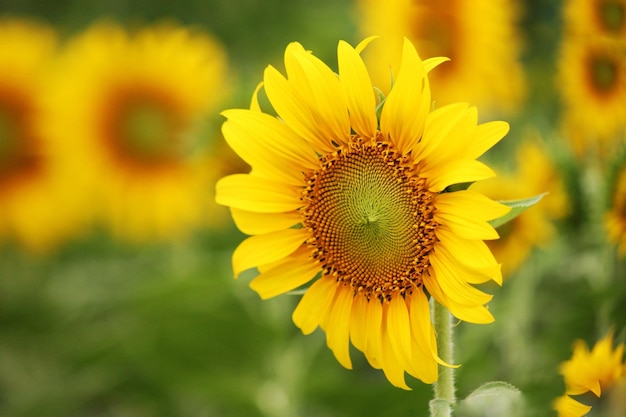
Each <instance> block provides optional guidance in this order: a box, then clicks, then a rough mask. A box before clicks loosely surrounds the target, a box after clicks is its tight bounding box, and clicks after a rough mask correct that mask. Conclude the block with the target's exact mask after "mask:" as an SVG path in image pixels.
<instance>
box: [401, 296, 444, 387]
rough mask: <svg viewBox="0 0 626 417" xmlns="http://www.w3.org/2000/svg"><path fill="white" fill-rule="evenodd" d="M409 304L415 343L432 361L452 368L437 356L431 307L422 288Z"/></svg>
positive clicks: (410, 299) (409, 300)
mask: <svg viewBox="0 0 626 417" xmlns="http://www.w3.org/2000/svg"><path fill="white" fill-rule="evenodd" d="M407 304H408V308H409V317H410V320H411V333H412V334H413V338H414V339H415V342H416V343H417V344H418V345H419V347H420V350H422V351H423V352H424V353H426V354H427V355H429V356H428V357H429V358H430V359H434V360H435V361H436V362H438V363H440V364H442V365H444V366H450V365H449V364H447V363H445V362H444V361H442V360H441V359H440V358H439V355H438V354H437V344H436V343H432V334H433V332H434V330H433V326H432V323H431V321H430V305H429V303H428V298H427V297H426V294H424V291H423V290H422V289H421V288H418V289H416V290H415V291H413V294H411V296H410V297H409V299H408V302H407ZM435 369H436V367H435ZM424 382H426V381H424Z"/></svg>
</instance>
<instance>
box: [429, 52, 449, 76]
mask: <svg viewBox="0 0 626 417" xmlns="http://www.w3.org/2000/svg"><path fill="white" fill-rule="evenodd" d="M447 61H450V58H448V57H445V56H437V57H433V58H428V59H425V60H424V69H425V70H426V72H430V71H432V70H433V69H435V68H436V67H438V66H439V65H440V64H442V63H444V62H447Z"/></svg>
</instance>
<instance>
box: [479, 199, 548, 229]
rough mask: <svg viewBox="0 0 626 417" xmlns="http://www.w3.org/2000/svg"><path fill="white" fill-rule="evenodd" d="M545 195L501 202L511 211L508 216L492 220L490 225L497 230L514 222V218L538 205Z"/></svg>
mask: <svg viewBox="0 0 626 417" xmlns="http://www.w3.org/2000/svg"><path fill="white" fill-rule="evenodd" d="M545 195H546V193H544V194H540V195H537V196H534V197H530V198H524V199H520V200H507V201H500V203H501V204H504V205H505V206H508V207H511V211H509V212H508V213H507V214H505V215H504V216H502V217H500V218H498V219H495V220H491V221H490V222H489V223H490V224H491V225H492V226H493V227H496V228H497V227H500V226H502V225H503V224H505V223H508V222H510V221H511V220H513V219H514V218H516V217H517V216H519V215H520V214H522V213H523V212H524V211H526V210H528V209H529V208H531V207H532V206H534V205H535V204H537V203H538V202H539V201H540V200H541V199H542V198H543V197H544V196H545Z"/></svg>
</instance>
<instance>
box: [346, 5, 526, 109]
mask: <svg viewBox="0 0 626 417" xmlns="http://www.w3.org/2000/svg"><path fill="white" fill-rule="evenodd" d="M358 5H359V10H360V12H361V13H360V19H359V26H360V29H361V32H362V33H364V34H369V33H378V34H380V35H381V36H384V37H386V38H388V40H389V42H387V43H385V46H384V48H383V47H378V48H376V47H373V48H371V50H370V51H368V53H367V54H365V55H364V58H365V59H366V62H368V64H370V65H371V66H372V69H373V71H372V76H373V79H374V81H375V84H376V85H377V86H378V87H380V88H382V89H383V91H386V90H385V88H384V87H385V86H387V85H388V84H389V79H390V74H389V72H390V68H389V66H388V65H387V63H390V64H391V71H392V73H395V71H396V70H397V68H398V67H397V64H398V62H399V59H400V55H401V49H402V38H403V37H404V36H406V37H408V38H409V39H410V40H411V41H413V43H414V44H415V46H416V48H417V50H418V51H420V54H421V55H422V56H426V57H433V56H446V57H449V58H450V62H446V63H445V64H444V65H442V66H441V68H440V69H439V70H438V71H437V72H435V73H433V74H432V77H431V81H432V84H433V87H432V94H433V100H434V102H435V103H436V104H437V105H442V104H449V103H454V102H457V101H463V102H471V103H473V104H476V105H478V106H480V107H481V109H483V110H489V111H501V110H505V111H514V110H516V109H517V108H519V106H520V104H521V102H522V100H523V98H524V94H525V78H524V72H523V67H522V65H521V63H520V61H519V57H520V52H521V46H520V39H519V35H518V30H517V28H516V20H517V19H518V15H519V11H518V10H517V8H516V6H515V3H514V2H513V1H511V0H495V1H494V0H478V1H476V0H449V1H443V2H442V1H438V0H419V1H416V0H398V1H393V2H382V1H378V0H359V2H358ZM378 62H381V63H385V65H379V66H374V64H376V63H378Z"/></svg>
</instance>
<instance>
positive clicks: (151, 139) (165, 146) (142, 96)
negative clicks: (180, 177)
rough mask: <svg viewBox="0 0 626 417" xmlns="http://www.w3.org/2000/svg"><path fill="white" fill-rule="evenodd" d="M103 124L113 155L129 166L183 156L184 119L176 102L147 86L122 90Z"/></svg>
mask: <svg viewBox="0 0 626 417" xmlns="http://www.w3.org/2000/svg"><path fill="white" fill-rule="evenodd" d="M108 104H109V107H108V109H107V110H108V111H107V112H106V114H105V116H104V118H103V123H104V131H105V138H106V140H107V144H108V145H109V146H111V148H112V150H113V155H114V157H115V158H117V159H118V160H121V161H123V162H125V163H127V164H128V165H131V166H134V167H141V168H152V167H155V166H159V165H168V164H173V163H176V161H178V160H179V159H180V157H181V150H182V149H181V148H182V140H181V139H182V137H181V135H182V125H183V123H182V121H181V117H180V111H179V109H178V107H177V106H176V103H175V102H174V101H173V100H172V99H171V98H170V97H168V96H167V95H165V94H164V93H163V92H159V91H152V89H150V88H147V87H143V88H140V87H137V88H135V89H133V88H128V89H120V91H118V92H117V94H115V95H114V96H113V97H112V98H111V100H110V102H109V103H108Z"/></svg>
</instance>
